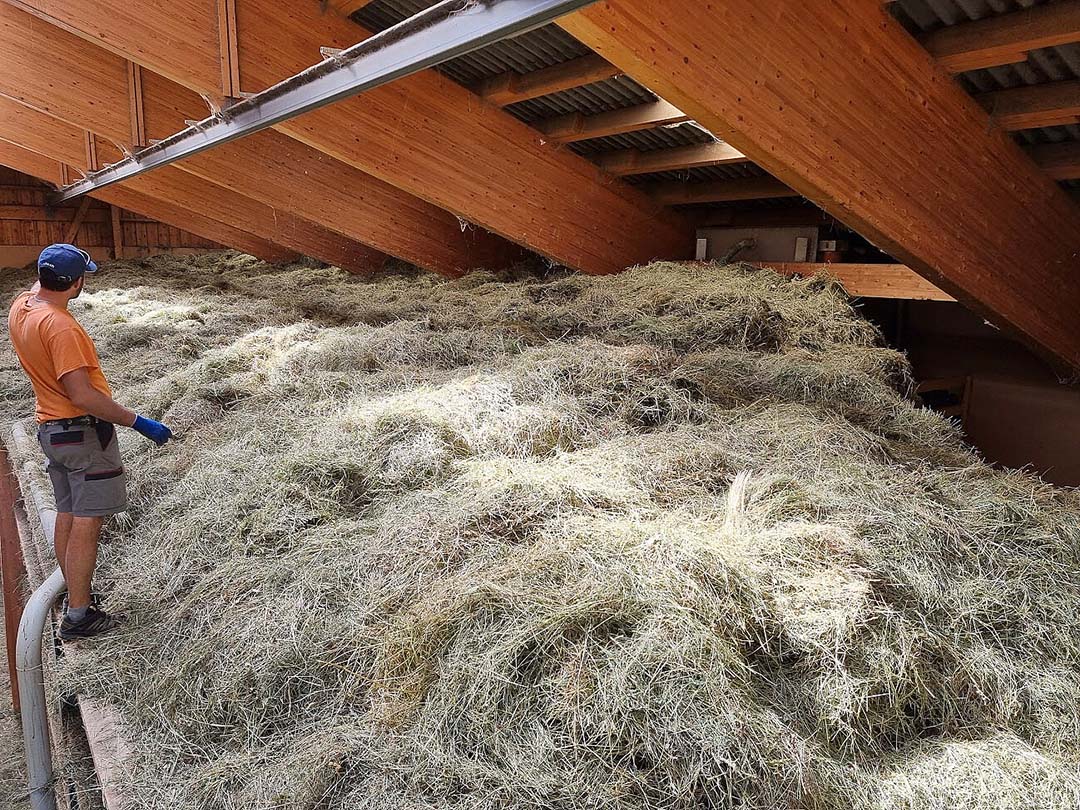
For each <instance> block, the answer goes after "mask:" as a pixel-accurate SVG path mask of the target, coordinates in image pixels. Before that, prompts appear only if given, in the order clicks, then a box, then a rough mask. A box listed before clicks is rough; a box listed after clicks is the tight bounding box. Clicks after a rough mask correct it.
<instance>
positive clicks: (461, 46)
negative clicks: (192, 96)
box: [53, 0, 594, 203]
mask: <svg viewBox="0 0 1080 810" xmlns="http://www.w3.org/2000/svg"><path fill="white" fill-rule="evenodd" d="M592 2H594V0H489V1H488V2H485V1H484V0H444V2H441V3H439V4H437V5H434V6H432V7H431V8H429V9H425V10H424V11H422V12H420V13H419V14H416V15H414V16H412V17H410V18H409V19H407V20H403V21H402V22H400V23H398V24H397V25H395V26H393V27H391V28H388V29H386V30H385V31H383V32H381V33H379V34H376V35H375V36H373V37H370V38H368V39H366V40H364V41H363V42H361V43H359V44H357V45H354V46H352V47H351V48H347V49H345V50H343V51H340V52H337V53H331V55H329V56H328V58H326V59H324V60H323V61H322V62H320V63H318V64H317V65H314V66H312V67H310V68H308V69H307V70H305V71H303V72H301V73H298V74H296V75H295V76H292V77H290V78H288V79H286V80H285V81H283V82H280V83H278V84H275V85H274V86H273V87H270V88H267V89H266V90H264V91H263V92H261V93H258V94H256V95H253V96H251V97H250V98H246V99H244V100H243V101H239V102H237V103H236V104H234V105H232V106H231V107H229V108H227V109H225V110H222V111H221V112H218V113H215V114H214V115H211V116H210V117H209V118H206V119H205V120H203V121H199V122H197V123H195V124H192V125H191V126H189V127H188V128H187V129H184V130H182V131H180V132H178V133H176V134H175V135H171V136H169V137H168V138H166V139H164V140H162V141H159V142H157V143H155V144H154V145H152V146H148V147H146V148H145V149H141V150H139V151H138V152H136V153H135V154H134V155H132V156H130V157H128V158H125V159H124V160H122V161H120V162H119V163H114V164H112V165H111V166H106V167H105V168H103V169H101V170H99V171H95V172H91V173H89V174H87V176H86V177H85V178H84V179H82V180H80V181H78V182H77V183H72V184H71V185H69V186H65V187H64V188H63V189H61V190H60V191H58V192H57V193H56V194H55V195H53V202H54V203H60V202H63V201H65V200H71V199H74V198H75V197H79V196H81V195H83V194H87V193H89V192H91V191H94V190H96V189H101V188H105V187H106V186H111V185H112V184H114V183H119V182H122V181H124V180H127V179H129V178H132V177H135V176H137V175H140V174H143V173H145V172H148V171H151V170H153V169H157V168H159V167H161V166H167V165H168V164H170V163H175V162H176V161H178V160H183V159H184V158H186V157H189V156H191V155H195V154H198V153H199V152H203V151H205V150H207V149H213V148H214V147H215V146H219V145H221V144H223V143H228V142H229V141H234V140H236V139H238V138H243V137H244V136H245V135H251V134H253V133H255V132H259V131H260V130H263V129H266V128H268V127H272V126H274V125H275V124H279V123H281V122H282V121H287V120H288V119H290V118H295V117H296V116H298V115H303V114H304V113H306V112H310V111H311V110H315V109H318V108H319V107H325V106H326V105H328V104H333V103H334V102H335V101H340V100H342V99H345V98H349V97H350V96H355V95H357V94H359V93H363V92H364V91H365V90H371V89H372V88H375V87H379V86H380V85H383V84H387V83H389V82H392V81H394V80H395V79H401V78H404V77H405V76H409V75H411V74H413V73H417V72H419V71H421V70H426V69H427V68H430V67H434V66H435V65H438V64H441V63H443V62H446V61H448V60H450V59H454V58H456V57H459V56H464V55H465V54H468V53H471V52H473V51H476V50H479V49H480V48H483V47H485V46H487V45H491V44H492V43H494V42H498V41H500V40H503V39H508V38H510V37H514V36H517V35H519V34H523V33H526V32H527V31H531V30H533V29H535V28H538V27H540V26H542V25H546V24H547V23H549V22H551V21H552V20H554V19H556V18H558V17H561V16H563V15H564V14H569V13H570V12H573V11H577V10H578V9H581V8H584V7H585V6H587V5H590V4H591V3H592Z"/></svg>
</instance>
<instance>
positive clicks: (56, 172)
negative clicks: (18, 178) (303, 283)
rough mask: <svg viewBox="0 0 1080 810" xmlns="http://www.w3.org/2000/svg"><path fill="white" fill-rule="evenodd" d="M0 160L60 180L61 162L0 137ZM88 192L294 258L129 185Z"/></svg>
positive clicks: (267, 253) (244, 248)
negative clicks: (134, 189) (141, 192)
mask: <svg viewBox="0 0 1080 810" xmlns="http://www.w3.org/2000/svg"><path fill="white" fill-rule="evenodd" d="M0 164H3V165H5V166H8V167H10V168H12V169H15V170H16V171H20V172H23V173H24V174H29V175H32V176H33V177H37V178H39V179H41V180H44V181H46V182H47V183H52V184H53V185H56V186H59V185H60V184H61V182H62V178H61V176H60V166H61V165H62V164H60V163H59V162H57V161H56V160H53V159H51V158H49V157H46V156H45V155H42V154H40V153H38V152H34V151H32V150H29V149H26V148H24V147H22V146H20V145H18V144H15V143H12V142H11V141H7V140H4V139H3V138H0ZM92 196H93V197H94V198H95V199H99V200H104V201H106V202H109V203H111V204H113V205H119V206H120V207H122V208H124V209H126V210H128V211H134V212H136V213H138V214H141V215H142V216H145V217H149V218H150V219H153V220H155V221H156V222H163V223H165V224H166V225H172V226H173V227H174V228H180V229H181V230H185V231H188V232H189V233H193V234H195V235H197V236H201V237H203V238H204V239H209V240H210V241H212V242H217V243H218V244H220V245H225V246H227V247H230V248H233V249H234V250H239V251H241V252H243V253H248V254H250V255H252V256H255V257H256V258H259V259H262V260H263V261H266V262H286V261H293V260H295V259H296V258H298V256H297V254H296V253H294V252H293V251H290V250H286V249H285V248H283V247H281V246H280V245H275V244H273V243H272V242H269V241H267V240H265V239H261V238H259V237H257V236H252V235H251V234H250V233H247V232H245V231H242V230H240V229H238V228H232V227H230V226H228V225H225V224H224V223H221V222H218V221H216V220H214V219H211V218H210V217H207V216H204V215H202V214H198V213H195V212H194V211H185V210H184V209H182V208H180V207H179V206H176V205H172V204H170V203H168V202H163V201H161V200H154V199H151V198H149V197H145V196H144V195H142V194H139V193H137V192H135V191H132V190H131V189H127V188H123V187H121V186H116V187H114V188H109V189H104V190H103V191H101V192H100V193H95V194H94V195H92Z"/></svg>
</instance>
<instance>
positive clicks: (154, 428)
mask: <svg viewBox="0 0 1080 810" xmlns="http://www.w3.org/2000/svg"><path fill="white" fill-rule="evenodd" d="M131 427H132V429H133V430H136V431H138V432H139V433H141V434H142V435H143V436H145V437H146V438H148V439H149V440H150V441H152V442H153V443H154V444H156V445H157V446H158V447H161V445H163V444H165V442H167V441H168V440H169V439H171V438H172V437H173V435H172V431H171V430H169V429H168V428H167V427H165V425H163V424H161V422H155V421H154V420H153V419H147V418H146V417H145V416H138V415H136V417H135V424H133V425H132V426H131Z"/></svg>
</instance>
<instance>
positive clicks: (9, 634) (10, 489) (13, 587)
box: [0, 446, 26, 712]
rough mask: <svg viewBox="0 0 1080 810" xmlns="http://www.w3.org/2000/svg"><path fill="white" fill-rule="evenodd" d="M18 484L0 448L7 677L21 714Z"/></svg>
mask: <svg viewBox="0 0 1080 810" xmlns="http://www.w3.org/2000/svg"><path fill="white" fill-rule="evenodd" d="M18 497H19V482H18V481H17V480H16V478H15V474H14V473H13V472H12V469H11V464H10V462H9V461H8V457H7V450H6V449H4V448H3V447H2V446H0V574H2V576H3V593H4V633H5V639H6V641H7V660H8V673H9V674H10V676H11V705H12V706H13V707H14V709H15V711H16V712H18V711H19V673H18V670H17V669H16V667H15V640H16V638H17V637H18V635H19V621H20V620H21V619H22V612H23V607H24V604H23V592H22V589H23V585H24V583H25V581H26V565H25V561H24V560H23V553H22V543H21V541H20V539H19V527H18V524H17V523H16V521H15V502H16V500H17V499H18Z"/></svg>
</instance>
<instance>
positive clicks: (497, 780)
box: [0, 256, 1080, 810]
mask: <svg viewBox="0 0 1080 810" xmlns="http://www.w3.org/2000/svg"><path fill="white" fill-rule="evenodd" d="M93 286H94V288H95V290H94V292H93V293H92V294H88V295H87V296H86V297H85V301H81V302H79V303H78V304H76V307H77V308H79V309H80V312H79V315H80V317H81V318H82V319H83V320H84V322H86V323H87V324H88V327H89V329H90V331H91V333H92V334H94V335H96V336H98V337H99V338H100V339H101V340H102V342H103V346H105V347H107V350H105V349H104V348H103V351H102V354H103V360H104V362H105V364H106V371H107V372H108V373H109V376H110V379H111V380H112V381H113V383H114V387H115V389H116V390H117V392H118V395H119V396H120V397H121V398H122V399H124V400H126V401H128V402H130V403H132V404H134V405H136V406H137V407H139V408H140V409H142V410H144V411H145V412H147V413H149V414H150V415H155V416H161V415H164V416H165V417H166V418H168V419H170V420H173V421H174V422H175V423H176V424H177V426H179V427H182V428H183V430H184V433H183V435H182V438H181V440H180V441H178V442H176V443H173V444H170V445H169V446H167V447H166V448H165V449H163V450H160V451H158V450H155V449H153V448H151V447H149V446H148V445H147V444H146V443H144V442H141V441H139V440H138V439H137V437H133V436H131V435H129V434H126V433H125V434H124V437H123V440H124V449H125V452H126V453H127V454H128V455H127V457H128V458H129V459H130V465H129V466H130V470H131V485H132V508H131V510H130V511H129V512H128V513H127V514H126V515H125V516H124V517H123V518H122V519H121V520H119V521H117V522H116V523H115V524H114V527H113V529H112V531H113V532H114V533H115V535H116V537H117V539H118V542H116V543H113V544H111V545H109V546H108V547H107V548H106V549H105V551H104V552H103V557H104V559H103V564H102V570H101V579H102V583H101V584H102V585H103V586H104V588H105V589H106V590H107V591H108V592H109V594H110V597H109V598H110V603H111V605H112V606H113V607H116V608H118V609H121V610H123V611H125V612H126V613H128V614H129V616H130V619H131V621H130V625H129V626H128V628H127V629H125V630H124V631H122V632H119V633H116V634H114V635H111V636H107V637H104V638H102V639H100V640H99V641H97V642H95V644H94V645H93V646H91V647H88V650H87V654H86V655H84V656H80V661H79V664H78V669H76V670H73V671H71V672H69V673H67V677H69V678H70V679H73V680H75V681H76V682H77V683H79V684H80V686H81V688H82V689H84V690H86V691H87V693H88V694H90V695H92V696H94V697H97V698H101V699H105V700H108V701H109V702H111V703H112V704H114V705H115V706H116V707H117V708H118V709H119V710H120V711H121V712H122V713H123V714H124V716H125V718H126V720H127V721H128V723H129V724H130V725H131V726H132V727H133V728H134V729H136V737H135V739H134V740H133V742H134V743H135V745H136V748H137V751H136V754H135V760H134V762H133V763H132V765H133V768H132V774H133V776H132V779H133V780H134V781H133V784H132V785H131V786H130V788H131V790H133V791H137V795H140V796H141V797H143V801H144V803H145V806H147V807H151V808H153V807H162V808H164V807H192V808H220V807H273V808H296V810H315V808H320V810H335V809H336V808H348V807H357V806H363V807H369V808H387V809H388V810H389V808H395V810H396V808H417V810H419V808H446V809H447V810H450V808H454V809H455V810H481V808H483V809H484V810H486V809H487V808H491V809H492V810H494V808H507V807H515V808H516V807H520V808H525V807H528V808H550V810H555V809H556V808H558V809H559V810H562V808H581V807H587V808H595V810H638V809H639V808H640V809H641V810H644V808H650V809H651V808H656V807H659V808H665V810H698V809H699V808H704V807H709V808H741V810H765V809H766V808H769V809H770V810H771V809H772V808H777V807H793V808H794V807H800V808H801V807H805V808H814V809H815V810H820V809H824V808H827V809H829V810H832V809H833V808H835V809H836V810H840V808H843V809H844V810H851V808H856V810H860V809H865V810H871V809H873V810H878V809H879V808H885V807H905V808H912V810H915V809H916V808H917V809H918V810H924V808H925V809H926V810H929V808H937V807H946V806H948V807H949V808H950V810H951V808H953V807H961V808H970V809H971V810H986V809H987V808H998V807H1002V808H1003V807H1005V806H1010V807H1012V806H1018V807H1028V806H1030V807H1040V808H1048V810H1057V808H1065V807H1069V808H1072V807H1075V805H1076V784H1077V780H1078V775H1080V765H1078V763H1080V708H1078V706H1080V700H1078V698H1080V676H1078V674H1077V673H1078V671H1080V670H1078V663H1080V619H1077V616H1076V611H1075V606H1076V604H1077V594H1078V593H1080V497H1078V496H1077V494H1076V493H1073V492H1066V491H1063V490H1060V489H1056V488H1054V487H1050V486H1048V485H1046V484H1044V483H1043V482H1041V481H1039V480H1038V479H1037V478H1035V477H1033V476H1030V475H1027V474H1022V473H1007V472H1001V471H997V470H994V469H992V468H990V467H989V466H987V465H985V464H984V463H983V462H982V461H981V460H980V459H979V458H978V456H977V455H976V454H975V453H973V452H972V451H971V450H969V449H968V448H966V447H965V446H964V445H963V444H962V441H961V437H960V436H959V434H958V432H957V430H956V428H955V426H954V425H953V424H952V423H950V422H948V421H947V420H945V419H943V418H941V417H939V416H937V415H936V414H933V413H931V412H929V411H926V410H923V409H921V408H919V407H918V406H917V405H916V404H915V403H914V402H913V401H912V399H911V398H910V395H911V377H910V372H909V369H908V367H907V363H906V360H905V359H904V358H903V357H902V356H901V355H899V354H897V353H896V352H894V351H891V350H889V349H887V348H884V347H883V346H882V345H881V340H880V338H879V336H878V335H877V333H876V331H875V330H874V328H873V327H872V326H871V325H869V324H868V323H866V322H865V321H863V320H862V319H860V318H859V317H858V316H857V315H856V314H855V312H854V311H853V310H852V308H851V306H850V304H849V303H848V302H847V300H846V298H845V297H844V296H843V294H842V293H841V292H840V291H839V290H838V288H836V287H835V286H834V285H832V284H830V283H828V282H824V281H822V280H820V279H808V280H789V279H786V278H783V277H780V276H777V275H775V274H773V273H770V272H767V271H761V270H756V269H753V268H750V267H746V266H733V267H720V266H715V265H711V266H694V267H692V268H687V267H685V266H683V265H678V264H672V263H657V264H653V265H649V266H647V267H640V268H634V269H632V270H630V271H628V272H627V273H625V274H622V275H620V276H616V277H610V278H586V277H583V276H575V275H565V274H559V273H550V272H546V273H542V274H537V273H531V272H529V271H528V269H527V268H526V269H521V268H519V269H517V270H515V271H513V272H509V273H504V274H492V273H476V274H472V275H470V276H466V277H465V278H463V279H460V280H458V281H454V282H444V281H441V280H436V279H433V278H431V277H429V276H416V275H415V274H414V273H410V272H389V273H385V274H382V275H380V276H379V277H376V278H373V279H358V278H355V277H348V276H346V275H344V274H342V273H339V272H338V271H336V270H333V269H326V268H323V269H319V268H312V267H309V266H300V265H298V266H295V267H291V268H284V269H280V268H278V269H275V268H268V267H265V266H263V265H261V264H259V263H257V262H253V261H252V260H250V259H246V258H242V257H236V256H227V257H225V258H224V259H215V260H207V259H204V258H193V259H190V260H176V259H160V260H148V261H145V262H138V263H130V262H125V263H117V264H114V265H112V266H109V267H107V268H105V269H104V270H103V272H102V274H101V275H100V277H99V278H98V279H95V282H94V285H93ZM0 374H2V375H5V376H4V377H3V379H9V380H11V381H12V382H13V383H15V382H16V381H17V379H18V378H17V375H15V369H14V368H13V367H11V366H10V364H9V365H8V366H5V367H3V368H0ZM26 395H27V390H26V387H25V385H23V384H22V383H18V388H17V390H13V391H9V392H7V393H6V394H5V396H4V397H3V398H0V403H3V404H2V405H0V407H4V408H6V409H7V410H8V412H9V415H11V416H13V417H14V416H16V415H18V416H22V415H24V413H25V411H21V410H20V409H24V408H26V407H27V404H26ZM992 784H1000V785H1002V786H1003V788H1002V790H1001V791H999V792H998V793H994V792H993V791H992V790H990V789H989V788H985V786H988V785H992ZM984 788H985V789H984ZM1025 802H1026V804H1025Z"/></svg>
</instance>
